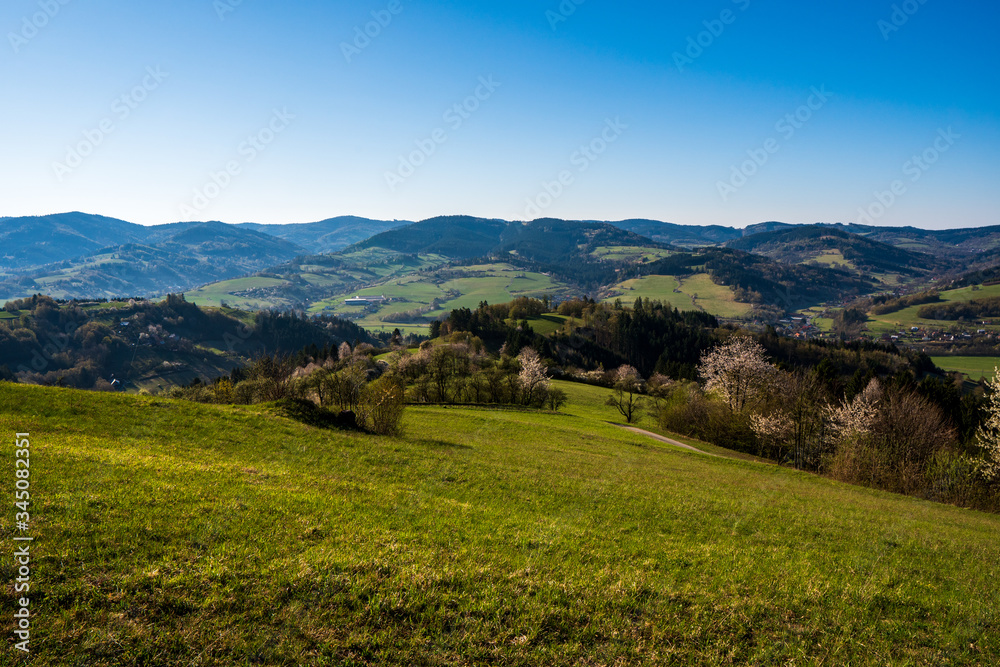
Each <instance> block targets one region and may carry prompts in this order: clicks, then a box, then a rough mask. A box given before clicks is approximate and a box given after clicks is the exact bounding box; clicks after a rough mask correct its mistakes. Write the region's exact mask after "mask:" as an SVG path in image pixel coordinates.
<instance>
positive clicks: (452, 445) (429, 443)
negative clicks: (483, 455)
mask: <svg viewBox="0 0 1000 667" xmlns="http://www.w3.org/2000/svg"><path fill="white" fill-rule="evenodd" d="M413 443H414V444H417V445H424V446H425V447H435V448H437V447H445V448H448V449H472V447H470V446H469V445H462V444H459V443H457V442H447V441H445V440H432V439H430V438H421V439H420V440H414V441H413Z"/></svg>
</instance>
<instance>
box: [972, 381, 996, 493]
mask: <svg viewBox="0 0 1000 667" xmlns="http://www.w3.org/2000/svg"><path fill="white" fill-rule="evenodd" d="M993 373H994V375H993V379H991V380H990V381H989V383H988V384H989V387H990V396H989V399H988V403H987V405H986V421H984V422H983V425H982V426H980V427H979V432H978V434H977V436H978V440H979V446H980V447H982V448H983V454H984V457H983V458H984V461H983V464H984V465H983V473H984V474H985V475H986V477H987V478H988V479H990V480H996V479H998V478H1000V369H998V368H994V369H993Z"/></svg>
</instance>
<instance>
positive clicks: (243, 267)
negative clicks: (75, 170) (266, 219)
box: [0, 222, 305, 300]
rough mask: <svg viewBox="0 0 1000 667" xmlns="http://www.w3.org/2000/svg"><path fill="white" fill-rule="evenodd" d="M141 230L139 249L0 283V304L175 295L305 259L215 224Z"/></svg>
mask: <svg viewBox="0 0 1000 667" xmlns="http://www.w3.org/2000/svg"><path fill="white" fill-rule="evenodd" d="M142 229H145V230H147V231H146V234H145V236H146V238H145V241H144V242H142V243H125V244H122V245H115V246H111V247H106V248H102V249H101V250H98V251H96V252H92V253H89V254H86V255H84V256H82V257H76V258H74V259H67V260H64V261H62V262H57V263H52V264H47V265H45V266H44V267H41V268H36V269H34V270H33V271H32V272H30V273H27V274H25V275H21V276H17V277H12V278H8V279H7V280H6V281H3V282H0V300H6V299H9V298H13V297H18V296H25V295H28V294H33V293H36V292H38V293H45V294H48V295H50V296H55V297H59V298H95V297H107V298H111V297H115V296H123V295H124V296H147V295H160V294H164V293H167V292H180V291H184V290H187V289H190V288H191V287H195V286H197V285H201V284H204V283H209V282H215V281H218V280H226V279H228V278H235V277H238V276H243V275H246V274H248V273H253V272H256V271H259V270H261V269H264V268H267V267H269V266H274V265H275V264H279V263H281V262H285V261H288V260H289V259H292V258H294V257H296V256H297V255H302V254H304V253H305V249H303V248H301V247H299V246H297V245H294V244H292V243H289V242H288V241H285V240H282V239H279V238H275V237H273V236H268V235H267V234H261V233H259V232H255V231H253V230H250V229H240V228H238V227H234V226H232V225H226V224H223V223H221V222H190V223H187V222H185V223H176V224H171V225H160V226H158V227H152V228H142ZM5 297H6V298H5Z"/></svg>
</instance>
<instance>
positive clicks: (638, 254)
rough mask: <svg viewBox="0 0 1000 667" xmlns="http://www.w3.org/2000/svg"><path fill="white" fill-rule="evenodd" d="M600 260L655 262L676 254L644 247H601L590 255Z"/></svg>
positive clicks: (661, 249)
mask: <svg viewBox="0 0 1000 667" xmlns="http://www.w3.org/2000/svg"><path fill="white" fill-rule="evenodd" d="M590 254H591V255H593V256H594V257H596V258H598V259H607V260H612V261H624V260H629V261H633V262H655V261H656V260H658V259H663V258H664V257H669V256H670V255H673V254H675V253H674V252H673V251H670V250H665V249H663V248H647V247H643V246H600V247H598V248H594V251H593V252H592V253H590Z"/></svg>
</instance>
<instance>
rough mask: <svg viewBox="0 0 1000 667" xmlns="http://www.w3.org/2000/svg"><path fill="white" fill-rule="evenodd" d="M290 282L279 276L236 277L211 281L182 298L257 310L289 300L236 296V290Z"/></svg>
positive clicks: (277, 305) (209, 304) (284, 285)
mask: <svg viewBox="0 0 1000 667" xmlns="http://www.w3.org/2000/svg"><path fill="white" fill-rule="evenodd" d="M289 285H290V283H289V282H288V281H287V280H281V279H280V278H262V277H256V276H254V277H250V278H236V279H235V280H224V281H222V282H218V283H212V284H211V285H206V286H204V287H199V288H198V289H195V290H191V291H189V292H185V294H184V298H185V299H187V300H188V301H190V302H192V303H195V304H197V305H199V306H221V305H222V302H223V301H225V302H226V303H227V304H228V305H230V306H233V307H235V308H244V309H250V310H258V309H261V308H271V307H281V306H287V305H289V302H288V301H287V300H286V299H284V298H282V297H280V296H259V297H258V296H237V295H236V294H235V293H236V292H245V291H247V290H252V289H271V288H283V287H288V286H289Z"/></svg>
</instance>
